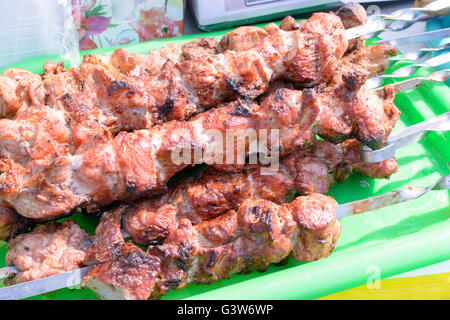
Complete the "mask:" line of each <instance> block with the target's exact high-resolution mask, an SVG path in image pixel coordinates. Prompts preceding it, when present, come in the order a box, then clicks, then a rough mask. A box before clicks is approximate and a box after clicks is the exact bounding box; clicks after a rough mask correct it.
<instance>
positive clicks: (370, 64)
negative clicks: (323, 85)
mask: <svg viewBox="0 0 450 320" xmlns="http://www.w3.org/2000/svg"><path fill="white" fill-rule="evenodd" d="M396 55H397V49H396V48H394V47H392V46H391V45H389V44H379V45H376V46H366V47H361V48H359V49H356V50H354V51H352V52H350V53H349V54H348V55H346V56H345V58H344V59H342V60H341V62H340V64H339V67H338V70H337V72H336V73H335V74H334V75H333V78H332V79H331V81H330V83H332V84H336V83H340V82H342V76H343V75H349V74H354V73H357V74H361V75H363V76H365V77H367V78H372V77H375V76H378V75H380V74H383V73H384V71H385V70H386V68H387V66H388V63H389V57H393V56H396Z"/></svg>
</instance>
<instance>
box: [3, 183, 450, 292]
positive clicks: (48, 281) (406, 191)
mask: <svg viewBox="0 0 450 320" xmlns="http://www.w3.org/2000/svg"><path fill="white" fill-rule="evenodd" d="M446 189H450V175H448V176H445V177H442V178H440V179H439V180H437V181H436V182H435V183H433V184H432V185H431V186H429V187H406V188H402V189H399V190H396V191H392V192H389V193H386V194H383V195H379V196H375V197H371V198H366V199H363V200H357V201H353V202H349V203H344V204H341V205H338V206H337V208H336V217H337V218H339V219H340V218H343V217H346V216H351V215H354V214H355V213H362V212H367V211H372V210H376V209H380V208H384V207H387V206H391V205H394V204H397V203H401V202H405V201H409V200H413V199H417V198H419V197H420V196H422V195H424V194H425V193H427V192H428V191H431V190H446ZM12 268H14V267H6V268H3V269H1V270H0V274H6V273H7V272H10V270H12ZM91 268H92V267H83V268H80V269H76V270H72V271H68V272H64V273H60V274H58V275H54V276H50V277H46V278H42V279H38V280H32V281H28V282H23V283H19V284H16V285H12V286H9V287H4V288H0V300H17V299H24V298H28V297H32V296H35V295H38V294H44V293H47V292H50V291H54V290H58V289H62V288H66V287H73V286H77V285H79V284H80V283H81V281H82V279H83V277H84V276H85V275H86V273H87V272H88V271H89V270H90V269H91ZM5 269H8V271H7V272H3V270H5ZM14 269H15V268H14Z"/></svg>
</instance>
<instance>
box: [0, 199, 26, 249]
mask: <svg viewBox="0 0 450 320" xmlns="http://www.w3.org/2000/svg"><path fill="white" fill-rule="evenodd" d="M24 220H25V218H24V217H22V216H20V215H18V214H17V213H16V211H15V210H14V209H12V208H9V207H7V206H5V205H2V204H1V203H0V240H2V241H7V240H8V239H9V238H10V237H11V236H12V235H14V234H15V233H16V232H19V231H21V229H23V227H24V225H25V221H24Z"/></svg>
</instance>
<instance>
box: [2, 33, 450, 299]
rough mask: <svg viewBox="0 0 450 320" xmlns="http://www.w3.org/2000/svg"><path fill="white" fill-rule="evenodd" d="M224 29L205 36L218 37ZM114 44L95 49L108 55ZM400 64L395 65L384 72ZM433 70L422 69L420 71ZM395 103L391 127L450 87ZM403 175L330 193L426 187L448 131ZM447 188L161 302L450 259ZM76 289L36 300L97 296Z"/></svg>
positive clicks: (284, 290) (449, 101) (83, 219)
mask: <svg viewBox="0 0 450 320" xmlns="http://www.w3.org/2000/svg"><path fill="white" fill-rule="evenodd" d="M225 32H227V30H225V31H224V30H222V31H218V32H211V33H205V34H202V35H201V36H203V37H207V36H221V35H223V34H224V33H225ZM197 36H198V35H191V36H185V37H180V38H172V39H165V40H156V41H151V42H145V43H140V44H135V45H126V46H121V47H122V48H126V50H129V51H131V52H137V53H145V52H147V51H148V50H149V49H152V48H160V47H162V46H164V45H166V44H168V43H170V42H179V43H180V44H182V43H185V42H187V41H189V40H192V39H194V38H196V37H197ZM114 49H115V48H108V49H97V50H91V51H89V52H91V53H106V54H110V53H111V52H112V51H113V50H114ZM47 60H53V61H58V60H59V59H58V58H57V57H56V56H53V57H43V58H38V59H33V60H29V61H25V62H22V63H18V64H16V65H14V67H20V68H25V69H28V70H30V71H33V72H42V67H43V64H44V62H45V61H47ZM400 66H402V64H396V65H394V66H393V67H392V68H390V70H388V71H387V73H390V72H393V71H394V70H395V69H397V68H398V67H400ZM429 72H430V70H426V69H420V70H419V71H418V73H417V74H418V75H426V74H428V73H429ZM395 104H396V105H397V107H398V108H399V109H400V110H401V112H402V113H401V117H400V121H399V122H398V123H397V125H396V127H395V129H394V131H398V130H401V129H403V128H405V127H407V126H410V125H412V124H415V123H418V122H421V121H424V120H426V119H429V118H432V117H434V116H436V115H439V114H442V113H444V112H448V111H450V88H449V87H448V86H446V85H445V84H431V83H424V84H423V85H422V86H421V87H419V88H417V89H415V90H413V91H410V92H407V93H401V94H398V95H397V97H396V99H395ZM397 160H398V162H399V165H400V169H399V172H397V173H395V174H394V175H393V176H392V177H391V178H390V179H389V180H373V179H369V178H365V177H362V176H360V175H358V174H352V175H351V177H350V178H349V179H348V180H347V181H345V182H344V183H343V184H340V185H338V184H336V185H335V186H334V187H333V188H332V189H331V191H330V192H329V195H331V196H333V197H335V199H336V200H337V201H338V202H339V203H344V202H348V201H353V200H357V199H362V198H366V197H370V196H374V195H378V194H382V193H385V192H389V191H392V190H395V189H397V188H401V187H404V186H414V185H416V186H427V185H429V184H431V183H433V182H434V181H435V180H436V179H438V178H439V177H441V176H443V175H447V174H450V133H442V134H438V133H430V134H429V135H427V136H426V137H425V138H424V139H422V141H421V142H419V143H415V144H412V145H409V146H407V147H405V148H403V149H400V150H399V151H398V153H397ZM449 195H450V193H449V192H448V191H435V192H430V193H428V194H426V195H425V196H423V197H421V198H420V199H417V200H414V201H410V202H406V203H403V204H399V205H396V206H392V207H388V208H384V209H380V210H377V211H372V212H368V213H364V214H360V215H356V216H352V217H347V218H344V219H342V220H341V221H342V228H343V232H342V236H341V237H340V238H339V241H338V245H337V248H336V250H335V251H334V252H333V254H332V255H331V256H330V257H328V258H326V259H322V260H319V261H315V262H309V263H299V262H296V261H293V260H292V259H290V260H289V262H288V263H287V264H286V265H284V266H270V267H269V269H268V270H267V271H266V272H264V273H260V272H253V273H251V274H247V275H240V274H238V275H233V276H232V277H231V278H230V279H227V280H222V281H219V282H217V283H214V284H211V285H194V284H192V285H189V286H187V287H186V288H184V289H182V290H179V291H172V292H170V293H169V294H167V295H166V296H165V297H163V299H316V298H319V297H322V296H326V295H329V294H332V293H335V292H339V291H343V290H346V289H350V288H353V287H356V286H360V285H364V284H366V283H368V282H370V281H373V280H376V279H378V278H380V279H383V278H386V277H390V276H393V275H396V274H400V273H403V272H406V271H409V270H413V269H417V268H421V267H424V266H427V265H430V264H434V263H438V262H442V261H445V260H448V259H450V204H449ZM74 217H75V219H76V220H77V222H78V223H80V225H81V226H82V227H84V228H85V229H86V230H87V231H88V232H91V233H93V231H94V228H95V225H96V222H97V218H95V217H88V216H83V215H81V214H75V216H74ZM6 251H7V249H6V248H5V244H4V243H1V245H0V255H1V257H2V258H0V267H2V266H4V255H5V253H6ZM96 298H97V297H96V296H95V294H94V293H93V292H92V291H90V290H88V289H83V290H80V289H79V288H71V289H67V288H66V289H62V290H58V291H54V292H51V293H47V294H45V295H40V296H36V297H33V298H32V299H96Z"/></svg>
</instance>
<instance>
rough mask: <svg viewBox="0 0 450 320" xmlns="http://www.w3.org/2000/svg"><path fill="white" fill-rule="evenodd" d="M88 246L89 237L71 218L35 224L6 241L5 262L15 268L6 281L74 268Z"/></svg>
mask: <svg viewBox="0 0 450 320" xmlns="http://www.w3.org/2000/svg"><path fill="white" fill-rule="evenodd" d="M91 245H92V237H91V236H90V235H89V234H88V233H86V232H85V231H84V230H83V229H81V228H80V227H79V226H78V225H77V224H76V223H75V222H74V221H73V220H67V221H64V222H63V223H62V224H60V223H56V222H52V223H50V224H42V225H39V226H37V227H35V228H34V229H33V230H32V231H31V232H29V233H26V234H21V235H18V236H17V237H15V238H14V239H12V240H10V241H9V243H8V248H9V251H8V253H7V254H6V264H7V265H14V266H15V267H16V268H17V269H18V270H19V272H18V273H17V274H16V275H15V276H14V278H12V279H9V280H10V282H13V283H19V282H24V281H29V280H34V279H39V278H44V277H48V276H51V275H55V274H58V273H61V272H65V271H70V270H74V269H77V268H79V267H81V266H83V265H84V260H85V258H86V252H87V251H88V249H89V248H90V246H91Z"/></svg>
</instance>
